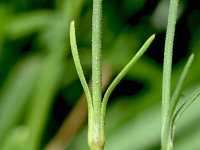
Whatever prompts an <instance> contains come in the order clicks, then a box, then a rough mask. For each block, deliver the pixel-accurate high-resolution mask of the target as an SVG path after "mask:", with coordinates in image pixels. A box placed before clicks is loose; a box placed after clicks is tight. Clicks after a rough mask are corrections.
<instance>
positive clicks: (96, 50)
mask: <svg viewBox="0 0 200 150" xmlns="http://www.w3.org/2000/svg"><path fill="white" fill-rule="evenodd" d="M101 12H102V0H93V14H92V100H93V112H89V131H88V144H89V146H90V149H91V150H103V149H104V142H105V138H104V129H102V128H101V116H100V115H101V100H102V95H101V88H102V61H101V59H102V56H101V45H102V43H101V20H102V14H101Z"/></svg>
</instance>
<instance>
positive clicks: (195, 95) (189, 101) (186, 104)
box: [172, 87, 200, 137]
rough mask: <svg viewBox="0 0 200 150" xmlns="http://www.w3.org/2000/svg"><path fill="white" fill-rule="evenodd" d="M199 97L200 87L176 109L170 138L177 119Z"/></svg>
mask: <svg viewBox="0 0 200 150" xmlns="http://www.w3.org/2000/svg"><path fill="white" fill-rule="evenodd" d="M199 96H200V87H199V88H197V89H196V90H195V91H194V92H193V93H192V94H191V96H190V97H189V98H188V99H187V100H186V101H185V102H184V103H183V104H182V105H181V106H180V107H179V108H178V110H177V111H176V113H175V114H174V116H173V118H172V137H173V135H174V130H175V126H176V123H177V121H178V119H179V118H180V117H181V116H182V115H183V113H184V112H185V111H186V110H187V108H188V107H189V106H190V105H191V104H192V103H193V102H194V101H195V100H196V99H197V98H198V97H199Z"/></svg>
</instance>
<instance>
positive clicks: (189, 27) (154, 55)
mask: <svg viewBox="0 0 200 150" xmlns="http://www.w3.org/2000/svg"><path fill="white" fill-rule="evenodd" d="M168 5H169V0H151V1H148V0H117V1H116V0H105V1H103V25H102V27H103V38H102V40H103V63H104V66H106V67H104V70H107V71H106V72H105V74H104V76H108V74H110V76H111V77H109V79H108V80H107V81H106V82H107V83H110V82H111V80H112V79H113V78H114V77H115V76H116V75H117V74H118V73H119V71H120V70H121V69H122V68H123V66H125V64H126V63H127V62H128V61H129V60H130V59H131V57H132V56H133V55H134V54H135V53H136V51H137V50H138V49H139V48H140V46H141V45H142V44H143V43H144V42H145V40H146V39H147V38H148V37H149V36H150V35H151V34H153V33H156V39H155V41H154V42H153V44H152V45H151V47H150V48H149V50H148V51H147V53H146V54H145V55H144V56H143V57H142V58H141V60H139V62H138V63H137V64H136V65H135V66H134V68H133V69H132V70H131V71H130V73H129V74H128V75H127V76H126V77H125V78H124V80H123V81H122V82H121V83H120V84H119V85H118V86H117V87H116V89H115V91H114V92H113V94H112V95H111V98H110V101H109V104H108V109H107V113H106V147H105V149H106V150H159V149H160V128H161V126H160V124H161V116H160V112H161V84H162V63H163V62H162V60H163V48H164V40H165V30H166V24H167V13H168ZM91 15H92V0H29V1H27V0H0V149H1V150H13V149H15V150H23V149H24V150H38V149H46V150H53V149H55V150H59V149H60V150H61V149H69V150H87V149H89V148H88V146H87V118H86V115H85V114H86V111H85V107H86V104H85V101H84V100H80V97H81V95H82V93H83V89H82V87H81V84H80V81H79V79H78V76H77V73H76V71H75V67H74V63H73V60H72V55H71V51H70V47H69V24H70V22H71V20H72V19H74V20H75V22H76V35H77V42H78V48H79V53H80V58H81V62H82V65H83V69H84V72H85V75H86V78H87V80H88V81H89V80H90V78H91V22H92V21H91ZM199 19H200V6H199V5H198V1H197V0H180V4H179V15H178V21H177V28H176V36H175V45H174V56H173V73H172V89H173V88H174V87H175V85H176V83H177V80H178V78H179V76H180V73H181V70H182V69H183V66H184V63H185V62H186V60H187V58H188V56H189V55H190V54H191V53H194V54H195V61H194V63H193V65H192V68H191V70H190V73H189V76H188V78H187V81H186V84H185V86H184V87H185V90H184V93H183V95H182V99H184V98H186V97H187V96H189V95H190V93H191V91H193V90H194V89H195V88H196V87H198V86H200V76H199V74H200V69H199V68H200V50H199V49H200V21H199ZM83 101H84V102H83ZM80 102H82V103H80ZM199 108H200V98H199V100H197V101H196V102H195V103H194V104H193V105H192V106H191V107H190V108H189V110H188V111H187V112H186V113H185V114H184V116H183V117H182V118H181V120H180V122H179V123H178V125H177V132H176V136H175V148H174V149H175V150H199V149H200V144H199V139H200V109H199ZM77 112H79V113H77ZM71 114H74V115H71ZM70 116H71V118H70ZM61 127H68V128H67V129H66V131H65V130H64V132H63V130H61V132H59V131H60V128H61ZM56 135H57V136H56ZM57 144H58V145H57ZM59 147H61V148H59ZM64 147H65V148H64Z"/></svg>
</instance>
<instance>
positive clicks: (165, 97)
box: [161, 0, 178, 150]
mask: <svg viewBox="0 0 200 150" xmlns="http://www.w3.org/2000/svg"><path fill="white" fill-rule="evenodd" d="M177 7H178V0H170V6H169V15H168V25H167V33H166V40H165V52H164V66H163V85H162V133H161V134H162V136H161V146H162V150H171V149H172V143H171V142H172V141H170V138H169V134H170V133H169V126H168V125H167V124H166V120H167V115H168V111H169V103H170V96H171V94H170V90H171V69H172V53H173V42H174V33H175V25H176V18H177Z"/></svg>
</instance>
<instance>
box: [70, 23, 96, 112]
mask: <svg viewBox="0 0 200 150" xmlns="http://www.w3.org/2000/svg"><path fill="white" fill-rule="evenodd" d="M70 44H71V49H72V56H73V59H74V64H75V67H76V70H77V73H78V76H79V78H80V81H81V84H82V86H83V89H84V91H85V94H86V97H87V101H88V109H89V111H90V109H92V107H93V105H92V97H91V94H90V90H89V87H88V85H87V82H86V79H85V76H84V73H83V69H82V66H81V63H80V58H79V55H78V48H77V44H76V35H75V25H74V21H72V22H71V24H70Z"/></svg>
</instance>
